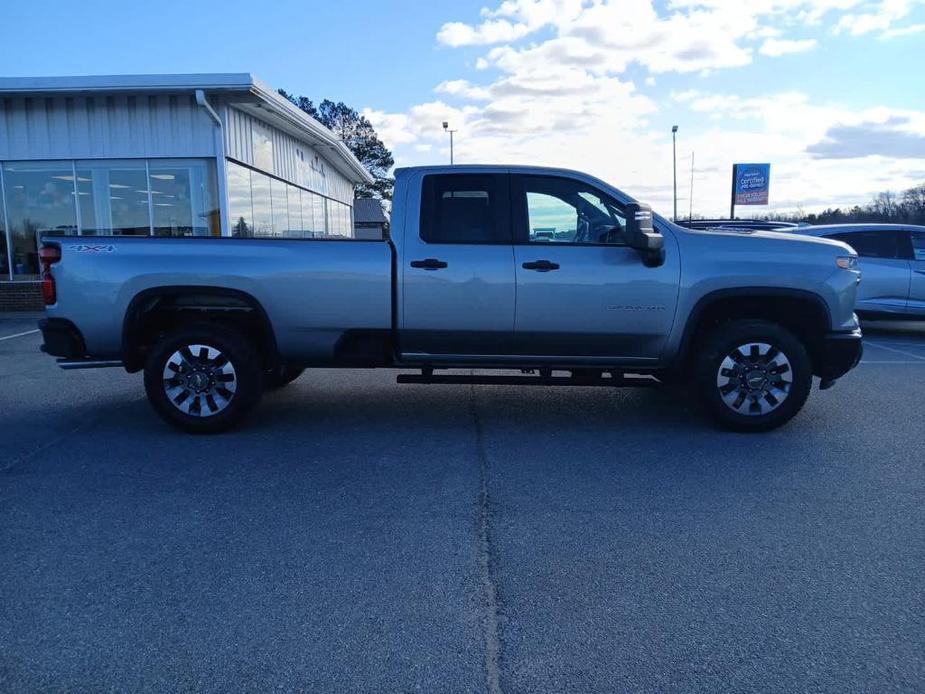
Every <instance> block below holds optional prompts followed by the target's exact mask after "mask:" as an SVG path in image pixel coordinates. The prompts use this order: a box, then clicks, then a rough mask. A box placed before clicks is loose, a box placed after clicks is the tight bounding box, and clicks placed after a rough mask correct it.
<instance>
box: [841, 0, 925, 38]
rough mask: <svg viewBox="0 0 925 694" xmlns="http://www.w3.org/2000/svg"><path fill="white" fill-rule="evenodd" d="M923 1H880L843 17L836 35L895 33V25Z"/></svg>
mask: <svg viewBox="0 0 925 694" xmlns="http://www.w3.org/2000/svg"><path fill="white" fill-rule="evenodd" d="M919 4H922V0H880V2H875V3H870V4H868V5H866V6H865V7H864V11H862V12H859V13H856V14H846V15H844V16H842V17H841V18H840V19H839V20H838V23H837V24H836V25H835V29H834V31H835V33H836V34H842V33H847V34H850V35H851V36H863V35H864V34H869V33H871V32H875V31H876V32H881V35H887V34H888V33H890V32H892V31H895V29H893V28H892V27H893V24H894V23H895V22H897V21H899V20H901V19H904V18H905V17H906V16H907V15H908V14H909V13H910V12H911V11H912V8H913V7H914V6H915V5H919Z"/></svg>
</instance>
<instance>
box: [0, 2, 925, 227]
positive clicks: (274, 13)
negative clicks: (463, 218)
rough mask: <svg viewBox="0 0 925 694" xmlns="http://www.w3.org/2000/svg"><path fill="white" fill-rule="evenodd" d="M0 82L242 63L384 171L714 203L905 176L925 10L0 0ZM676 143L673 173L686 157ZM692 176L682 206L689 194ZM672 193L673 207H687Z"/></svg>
mask: <svg viewBox="0 0 925 694" xmlns="http://www.w3.org/2000/svg"><path fill="white" fill-rule="evenodd" d="M0 18H2V23H3V26H4V40H3V41H2V42H0V75H4V76H31V75H88V74H131V73H178V72H180V73H183V72H187V73H192V72H251V73H253V74H254V75H256V76H257V77H259V78H260V79H262V80H263V81H265V82H267V83H269V84H271V85H273V86H275V87H281V88H284V89H286V90H287V91H289V92H294V93H296V94H303V95H305V96H308V97H310V98H313V99H316V100H321V99H324V98H329V99H333V100H342V101H344V102H346V103H348V104H349V105H351V106H353V107H354V108H356V109H358V110H361V111H362V112H364V113H365V114H366V115H367V117H368V118H369V119H370V120H371V121H372V123H373V124H374V126H375V127H376V129H377V131H378V132H379V133H380V135H381V137H382V139H383V140H384V141H385V142H386V144H387V145H388V146H389V147H391V148H392V149H393V152H394V154H395V159H396V162H397V165H399V166H412V165H418V164H435V163H445V162H447V161H448V159H449V141H448V137H447V135H446V134H445V133H444V132H443V129H442V123H443V121H449V122H450V124H451V127H452V128H453V129H456V130H458V132H457V133H456V135H455V155H456V161H457V163H510V164H539V165H549V166H562V167H567V168H573V169H579V170H582V171H587V172H588V173H591V174H594V175H596V176H598V177H600V178H602V179H604V180H606V181H608V182H609V183H611V184H613V185H614V186H616V187H617V188H620V189H621V190H624V191H625V192H627V193H628V194H630V195H632V196H633V197H636V198H637V199H640V200H643V201H646V202H649V203H651V204H652V205H653V206H654V207H655V208H656V210H658V211H660V212H663V213H667V214H670V213H671V205H672V142H671V126H672V125H678V141H677V168H678V205H679V208H680V212H681V213H682V216H684V215H686V213H687V211H688V210H690V209H692V210H693V212H694V214H695V215H706V216H714V215H725V214H728V209H729V195H730V176H731V167H732V164H733V163H735V162H769V163H770V164H771V190H770V205H769V206H755V207H750V208H742V207H740V208H738V209H737V213H738V214H740V215H742V216H752V215H760V214H764V213H767V212H774V211H793V210H798V209H802V210H803V211H806V212H810V211H815V210H819V209H824V208H826V207H830V206H833V207H834V206H844V205H853V204H858V203H859V204H864V203H865V202H867V201H869V200H870V198H871V197H872V196H873V195H874V194H876V193H877V192H879V191H882V190H894V191H900V190H903V189H904V188H908V187H911V186H913V185H918V184H922V183H925V69H923V66H925V0H817V1H815V2H807V1H803V0H657V1H655V2H653V1H652V0H614V1H612V2H605V1H601V0H590V1H589V0H488V1H487V2H486V1H485V0H482V1H481V2H470V1H469V0H454V2H452V3H441V2H406V1H392V2H382V1H381V0H380V1H376V0H352V1H351V2H349V3H332V2H330V1H329V0H326V1H325V2H307V1H305V0H302V1H300V2H296V1H295V0H273V1H271V2H262V3H258V2H253V0H251V1H250V2H242V1H239V0H224V1H222V2H213V1H211V0H195V1H190V0H185V1H184V2H175V1H173V0H159V1H158V2H154V3H125V2H118V3H117V2H100V1H98V0H82V2H80V3H75V2H73V0H69V1H68V2H58V1H57V0H46V1H45V2H42V3H15V4H14V3H5V4H4V7H3V9H2V12H0ZM692 155H693V164H694V166H693V178H692V176H691V158H692ZM692 183H693V196H691V194H690V191H691V184H692ZM691 198H692V199H691Z"/></svg>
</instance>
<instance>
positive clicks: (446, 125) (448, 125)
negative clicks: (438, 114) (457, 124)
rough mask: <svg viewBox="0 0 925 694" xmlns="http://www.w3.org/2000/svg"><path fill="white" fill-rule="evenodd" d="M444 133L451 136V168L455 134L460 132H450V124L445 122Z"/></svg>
mask: <svg viewBox="0 0 925 694" xmlns="http://www.w3.org/2000/svg"><path fill="white" fill-rule="evenodd" d="M443 132H445V133H449V134H450V166H452V165H453V133H455V132H459V131H458V130H450V124H449V123H447V122H446V121H443Z"/></svg>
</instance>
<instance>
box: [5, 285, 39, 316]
mask: <svg viewBox="0 0 925 694" xmlns="http://www.w3.org/2000/svg"><path fill="white" fill-rule="evenodd" d="M44 308H45V301H44V299H42V283H41V282H0V311H41V310H43V309H44Z"/></svg>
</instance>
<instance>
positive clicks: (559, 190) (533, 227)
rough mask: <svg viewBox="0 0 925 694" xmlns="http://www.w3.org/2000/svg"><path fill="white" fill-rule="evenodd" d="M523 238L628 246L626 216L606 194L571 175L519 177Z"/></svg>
mask: <svg viewBox="0 0 925 694" xmlns="http://www.w3.org/2000/svg"><path fill="white" fill-rule="evenodd" d="M515 180H516V183H515V187H514V189H515V190H517V191H518V192H517V193H516V195H517V200H518V205H517V206H518V210H519V216H520V217H521V221H520V222H519V223H518V225H517V226H518V229H519V231H520V233H519V235H518V236H519V238H520V239H523V240H526V241H527V242H529V243H569V244H594V245H598V244H609V245H617V246H622V245H626V244H625V241H624V236H623V233H624V231H625V230H626V218H625V217H624V215H623V212H622V210H621V208H620V206H619V205H618V203H617V202H616V201H614V200H612V199H611V198H610V197H609V196H607V195H605V194H604V193H602V192H600V191H598V190H595V189H594V188H592V187H590V186H588V185H586V184H584V183H582V182H581V181H576V180H572V179H569V178H558V177H555V176H517V177H515Z"/></svg>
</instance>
